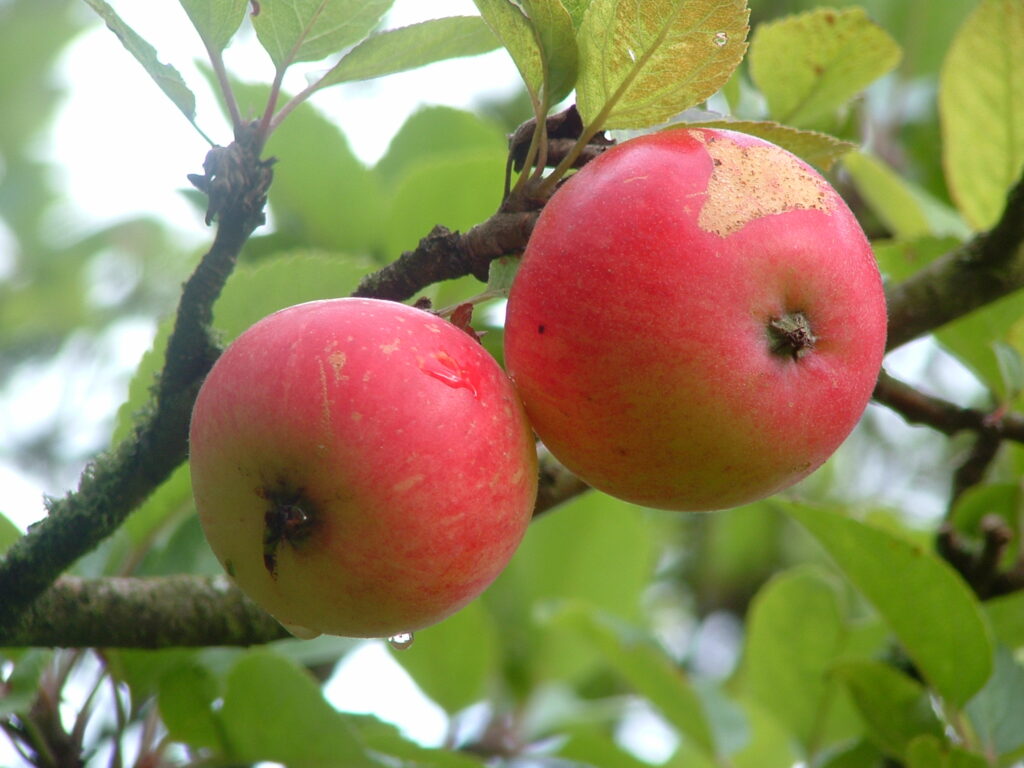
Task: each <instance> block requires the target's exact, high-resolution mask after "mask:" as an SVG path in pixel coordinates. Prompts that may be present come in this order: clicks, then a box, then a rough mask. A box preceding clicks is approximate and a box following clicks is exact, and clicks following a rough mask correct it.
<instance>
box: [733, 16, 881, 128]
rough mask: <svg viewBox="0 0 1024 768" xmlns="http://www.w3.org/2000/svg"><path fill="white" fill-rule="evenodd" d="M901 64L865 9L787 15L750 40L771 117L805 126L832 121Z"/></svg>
mask: <svg viewBox="0 0 1024 768" xmlns="http://www.w3.org/2000/svg"><path fill="white" fill-rule="evenodd" d="M899 60H900V47H899V45H898V44H897V43H896V41H895V40H893V39H892V38H891V37H890V36H889V34H888V33H887V32H886V31H885V30H884V29H882V28H881V27H880V26H878V25H877V24H875V23H874V22H873V21H872V20H871V19H869V18H868V15H867V13H866V12H865V11H864V9H863V8H848V9H845V10H841V11H837V10H834V9H825V8H822V9H817V10H814V11H810V12H808V13H802V14H799V15H796V16H788V17H785V18H783V19H779V20H778V21H773V22H770V23H765V24H761V25H759V26H758V28H757V29H756V30H755V32H754V35H753V38H752V39H751V41H750V59H749V61H750V76H751V78H752V79H753V81H754V83H755V84H756V85H757V87H758V88H759V89H760V90H761V92H762V93H763V94H764V97H765V99H766V100H767V102H768V111H769V113H770V115H771V116H772V118H773V119H775V120H778V121H779V122H782V123H789V124H792V125H796V126H801V127H805V126H814V125H818V124H820V123H821V122H823V121H824V120H826V119H827V118H829V117H831V116H832V115H833V114H834V113H835V112H836V110H838V109H839V107H841V106H842V105H843V104H845V103H846V102H847V101H849V100H850V99H852V98H853V97H854V96H856V95H857V94H858V93H859V92H860V91H862V90H863V89H864V88H866V87H867V86H868V85H869V84H870V83H871V82H873V81H874V80H876V79H877V78H879V77H881V76H882V75H884V74H885V73H886V72H888V71H889V70H891V69H893V68H894V67H895V66H896V65H897V64H898V63H899Z"/></svg>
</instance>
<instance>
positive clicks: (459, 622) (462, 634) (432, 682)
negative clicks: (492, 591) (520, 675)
mask: <svg viewBox="0 0 1024 768" xmlns="http://www.w3.org/2000/svg"><path fill="white" fill-rule="evenodd" d="M391 655H392V656H393V657H394V659H395V661H397V662H398V663H399V664H401V665H402V667H403V668H404V669H405V671H406V672H408V673H409V674H410V675H411V676H412V679H413V680H415V681H416V685H418V686H419V687H420V690H422V691H423V693H425V694H426V695H427V696H429V697H430V698H431V699H432V700H433V701H435V702H437V704H439V705H440V706H441V707H443V708H444V709H445V711H447V712H449V713H451V714H454V713H455V712H458V711H460V710H462V709H465V708H466V707H468V706H469V705H470V704H473V703H475V702H477V701H480V700H481V699H483V698H484V697H485V695H486V693H487V685H488V682H489V681H490V679H491V676H492V675H493V674H494V673H495V671H496V667H497V661H498V630H497V628H496V627H495V624H494V619H493V617H492V616H491V615H490V613H488V612H487V610H486V609H485V608H484V607H483V605H482V604H481V603H480V602H479V601H475V602H473V603H470V604H469V605H467V606H466V607H465V608H463V609H462V610H461V611H459V612H458V613H456V614H455V615H454V616H451V617H449V618H447V619H445V620H444V621H442V622H441V623H440V624H436V625H434V626H432V627H428V628H427V629H424V630H420V631H419V632H417V633H416V641H415V642H414V643H413V644H412V645H411V646H410V647H409V648H407V649H406V650H404V651H396V650H394V649H392V651H391Z"/></svg>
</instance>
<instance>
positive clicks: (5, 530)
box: [0, 513, 21, 555]
mask: <svg viewBox="0 0 1024 768" xmlns="http://www.w3.org/2000/svg"><path fill="white" fill-rule="evenodd" d="M20 538H21V529H20V528H19V527H18V526H16V525H15V524H14V523H12V522H11V521H10V519H8V517H7V516H6V515H4V514H2V513H0V555H2V554H3V553H4V552H6V551H7V549H8V547H10V546H11V544H13V543H14V542H16V541H17V540H18V539H20Z"/></svg>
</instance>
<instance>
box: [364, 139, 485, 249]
mask: <svg viewBox="0 0 1024 768" xmlns="http://www.w3.org/2000/svg"><path fill="white" fill-rule="evenodd" d="M504 164H505V152H503V151H491V150H484V151H475V152H465V153H462V154H458V155H455V154H451V155H447V156H443V157H438V158H431V157H427V158H424V159H423V160H422V161H421V162H419V163H416V164H415V165H414V166H413V167H411V168H410V169H409V171H408V172H407V173H406V174H405V177H404V178H403V179H402V180H401V181H400V182H398V184H397V185H396V187H395V194H394V198H393V200H392V203H391V210H390V211H389V212H388V216H387V219H386V224H385V227H384V230H385V232H384V235H385V238H386V246H387V253H388V254H389V255H390V256H392V257H395V256H398V255H399V254H401V253H402V252H403V251H406V250H409V249H411V248H415V247H416V244H417V243H418V242H419V241H420V239H421V238H423V237H425V236H426V235H427V233H428V232H430V230H432V229H433V228H434V227H435V226H436V225H438V224H443V225H444V226H446V227H448V228H449V229H452V230H456V229H458V230H466V229H468V228H470V227H472V226H473V225H475V224H479V223H480V222H481V221H483V220H484V219H486V218H487V217H488V216H490V215H491V214H492V213H494V211H496V210H497V209H498V205H499V204H500V203H501V194H502V169H503V168H504ZM438 190H444V194H438Z"/></svg>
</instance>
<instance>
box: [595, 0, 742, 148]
mask: <svg viewBox="0 0 1024 768" xmlns="http://www.w3.org/2000/svg"><path fill="white" fill-rule="evenodd" d="M748 16H749V11H748V10H747V4H746V0H593V1H592V2H591V3H590V5H589V6H588V8H587V11H586V14H585V15H584V17H583V23H582V25H581V27H580V35H579V49H580V71H579V78H578V81H577V84H576V95H577V106H578V108H579V111H580V114H581V115H582V116H583V120H584V122H585V123H586V124H588V125H590V126H592V127H595V128H597V127H600V128H602V129H611V128H645V127H647V126H651V125H655V124H657V123H662V122H664V121H666V120H668V119H669V118H671V117H673V116H674V115H676V114H678V113H680V112H682V111H683V110H685V109H687V108H689V107H692V106H693V105H695V104H698V103H699V102H701V101H703V100H705V99H706V98H708V97H709V96H711V95H712V94H713V93H714V92H715V91H717V90H718V89H719V88H721V87H722V86H723V85H725V83H726V82H728V80H729V77H730V76H731V75H732V73H733V70H735V69H736V67H737V66H738V65H739V63H740V60H741V59H742V58H743V54H744V52H745V51H746V49H747V45H746V37H747V31H748V27H747V18H748Z"/></svg>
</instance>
